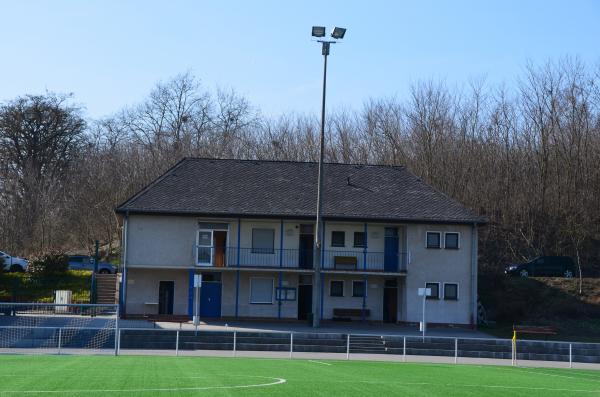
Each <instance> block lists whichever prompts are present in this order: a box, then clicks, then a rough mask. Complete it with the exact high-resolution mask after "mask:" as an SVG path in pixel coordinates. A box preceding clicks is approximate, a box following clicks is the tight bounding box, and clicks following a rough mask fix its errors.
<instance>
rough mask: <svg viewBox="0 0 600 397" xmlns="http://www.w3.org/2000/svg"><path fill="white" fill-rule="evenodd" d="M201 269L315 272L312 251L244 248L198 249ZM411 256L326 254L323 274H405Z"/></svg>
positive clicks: (349, 252)
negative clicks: (344, 272) (337, 271)
mask: <svg viewBox="0 0 600 397" xmlns="http://www.w3.org/2000/svg"><path fill="white" fill-rule="evenodd" d="M195 256H196V261H197V265H198V266H207V267H246V268H248V267H257V268H273V269H275V268H285V269H312V268H313V261H314V251H313V250H312V249H306V250H302V249H278V248H273V249H270V248H242V247H207V246H196V247H195ZM408 262H409V255H408V253H404V252H400V253H389V252H388V253H385V252H376V251H369V250H366V251H365V250H363V249H360V248H359V249H355V250H324V251H323V256H322V262H321V263H322V269H323V270H343V271H376V272H390V273H396V272H403V271H406V267H407V264H408Z"/></svg>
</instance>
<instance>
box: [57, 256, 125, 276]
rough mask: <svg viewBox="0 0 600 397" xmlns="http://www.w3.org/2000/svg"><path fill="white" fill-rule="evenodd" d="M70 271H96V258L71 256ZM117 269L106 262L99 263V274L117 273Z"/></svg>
mask: <svg viewBox="0 0 600 397" xmlns="http://www.w3.org/2000/svg"><path fill="white" fill-rule="evenodd" d="M69 269H71V270H90V271H93V270H94V258H93V257H91V256H88V255H70V256H69ZM116 272H117V267H116V266H114V265H112V264H110V263H106V262H98V273H100V274H110V273H116Z"/></svg>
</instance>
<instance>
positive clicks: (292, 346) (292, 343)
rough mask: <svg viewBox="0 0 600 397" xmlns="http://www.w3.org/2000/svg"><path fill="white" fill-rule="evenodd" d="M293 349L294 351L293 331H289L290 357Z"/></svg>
mask: <svg viewBox="0 0 600 397" xmlns="http://www.w3.org/2000/svg"><path fill="white" fill-rule="evenodd" d="M293 351H294V333H293V332H290V358H292V352H293Z"/></svg>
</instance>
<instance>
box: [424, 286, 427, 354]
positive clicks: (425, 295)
mask: <svg viewBox="0 0 600 397" xmlns="http://www.w3.org/2000/svg"><path fill="white" fill-rule="evenodd" d="M426 300H427V290H425V293H424V294H423V343H425V301H426Z"/></svg>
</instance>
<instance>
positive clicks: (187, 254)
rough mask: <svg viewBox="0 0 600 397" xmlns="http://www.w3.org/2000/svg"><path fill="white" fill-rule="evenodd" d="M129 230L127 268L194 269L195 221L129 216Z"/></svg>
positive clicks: (176, 218) (187, 218)
mask: <svg viewBox="0 0 600 397" xmlns="http://www.w3.org/2000/svg"><path fill="white" fill-rule="evenodd" d="M128 228H129V232H128V241H127V258H126V263H127V266H156V267H181V268H190V267H192V266H194V252H195V250H194V247H195V244H196V233H197V230H198V220H197V219H196V218H193V217H177V216H156V215H152V216H149V215H131V216H130V217H129V221H128Z"/></svg>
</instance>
